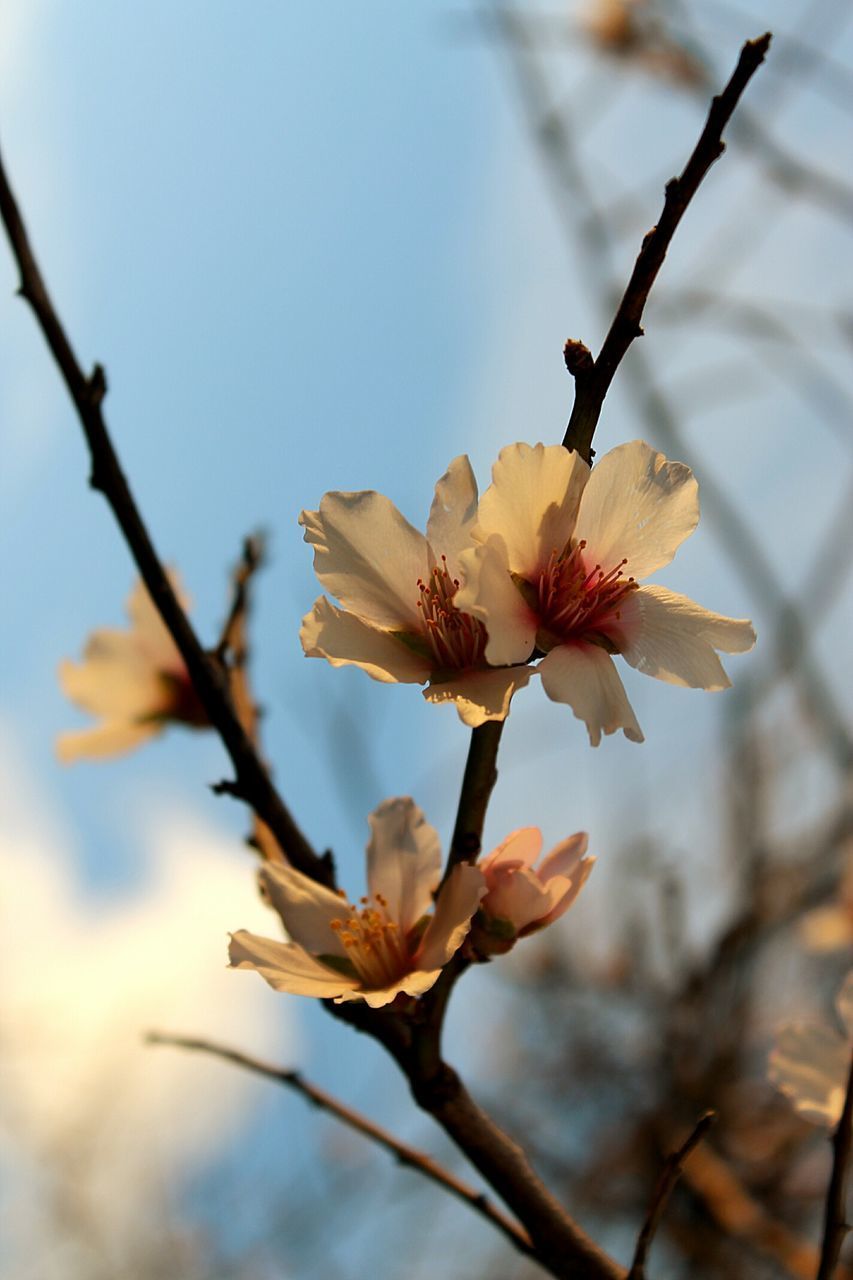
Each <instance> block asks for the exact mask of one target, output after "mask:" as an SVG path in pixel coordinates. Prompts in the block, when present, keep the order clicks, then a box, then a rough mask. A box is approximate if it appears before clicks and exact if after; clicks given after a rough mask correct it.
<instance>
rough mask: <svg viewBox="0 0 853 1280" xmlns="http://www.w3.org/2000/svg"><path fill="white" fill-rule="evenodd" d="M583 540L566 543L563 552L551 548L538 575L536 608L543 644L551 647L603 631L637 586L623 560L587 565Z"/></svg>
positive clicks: (617, 615)
mask: <svg viewBox="0 0 853 1280" xmlns="http://www.w3.org/2000/svg"><path fill="white" fill-rule="evenodd" d="M585 550H586V541H585V540H583V539H582V540H581V541H580V542H577V543H574V544H572V543H570V544H569V545H568V546H567V547H566V549H565V550H564V551H563V552H557V551H552V552H551V554H550V556H549V557H548V563H547V565H546V567H545V569H544V570H543V572H542V574H541V575H540V578H539V582H538V585H537V586H536V587H535V588H534V590H535V592H536V601H535V603H536V608H537V611H538V613H539V617H540V619H541V627H540V635H541V634H542V633H544V636H543V639H544V645H541V644H540V648H541V647H547V648H553V647H554V644H559V643H561V642H565V641H567V640H577V639H580V638H581V637H583V636H588V635H589V634H590V633H593V632H597V633H600V634H605V633H606V629H607V624H608V622H613V621H618V620H619V617H620V611H619V610H620V605H621V604H622V603H623V601H624V600H625V598H626V597H627V596H629V595H630V594H631V593H632V592H633V591H636V589H637V583H636V582H635V581H634V579H633V578H626V577H625V575H624V572H623V571H624V568H625V565H626V564H627V563H628V561H627V560H620V562H619V564H617V565H616V566H615V567H614V568H612V569H610V570H609V571H607V572H605V570H604V569H603V568H602V567H601V565H600V564H596V565H594V566H593V567H592V568H591V569H590V568H589V567H588V564H587V563H586V561H585V559H584V554H583V553H584V551H585Z"/></svg>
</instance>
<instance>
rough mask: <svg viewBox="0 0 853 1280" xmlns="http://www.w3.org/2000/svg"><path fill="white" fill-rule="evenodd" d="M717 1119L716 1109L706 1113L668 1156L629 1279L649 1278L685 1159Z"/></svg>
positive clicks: (643, 1279) (642, 1231)
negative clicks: (652, 1251)
mask: <svg viewBox="0 0 853 1280" xmlns="http://www.w3.org/2000/svg"><path fill="white" fill-rule="evenodd" d="M715 1119H716V1116H715V1113H714V1112H713V1111H706V1112H705V1114H704V1115H703V1116H701V1117H700V1118H699V1120H697V1122H696V1124H695V1125H694V1127H693V1130H692V1132H691V1133H690V1134H689V1136H688V1137H687V1139H686V1140H685V1141H684V1142H683V1143H682V1144H681V1146H680V1147H679V1148H678V1150H677V1151H674V1152H673V1153H672V1155H670V1156H668V1157H667V1159H666V1162H665V1164H664V1166H663V1169H662V1170H661V1175H660V1178H659V1179H658V1184H657V1186H656V1187H655V1192H654V1195H653V1196H652V1202H651V1205H650V1206H649V1211H648V1213H647V1214H646V1219H645V1222H644V1223H643V1226H642V1230H641V1231H640V1234H639V1237H638V1239H637V1247H636V1249H635V1250H634V1260H633V1262H632V1263H631V1270H630V1271H629V1272H628V1280H646V1259H647V1257H648V1253H649V1249H650V1248H651V1243H652V1240H653V1239H654V1237H655V1232H656V1231H657V1229H658V1224H659V1222H660V1220H661V1218H662V1217H663V1212H664V1209H665V1208H666V1206H667V1204H668V1202H669V1197H670V1196H671V1195H672V1193H673V1191H674V1190H675V1184H676V1183H677V1182H678V1179H679V1178H680V1177H681V1171H682V1169H683V1168H684V1162H685V1161H686V1159H687V1157H688V1156H689V1155H690V1153H691V1151H693V1149H694V1147H697V1146H698V1145H699V1143H700V1142H701V1141H702V1139H703V1138H704V1136H705V1134H706V1133H707V1132H708V1130H709V1129H710V1127H711V1125H712V1124H713V1123H714V1120H715Z"/></svg>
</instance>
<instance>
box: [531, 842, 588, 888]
mask: <svg viewBox="0 0 853 1280" xmlns="http://www.w3.org/2000/svg"><path fill="white" fill-rule="evenodd" d="M588 848H589V836H588V835H587V833H586V832H585V831H577V832H576V833H575V834H574V835H573V836H569V837H568V838H567V839H565V840H561V841H560V843H559V844H555V845H554V848H553V849H552V850H551V851H550V853H548V854H547V856H546V857H545V858H543V860H542V865H541V866H540V867H539V868H538V872H539V875H540V876H541V877H542V879H543V880H547V879H548V877H549V876H571V875H573V874H574V872H575V869H576V868H577V866H578V863H579V862H580V860H581V858H582V857H583V855H584V854H585V853H586V851H587V849H588Z"/></svg>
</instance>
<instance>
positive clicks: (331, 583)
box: [299, 490, 430, 632]
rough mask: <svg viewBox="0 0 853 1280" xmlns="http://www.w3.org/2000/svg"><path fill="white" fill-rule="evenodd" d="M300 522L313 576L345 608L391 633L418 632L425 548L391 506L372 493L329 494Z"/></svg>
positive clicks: (426, 570) (420, 536)
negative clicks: (311, 549)
mask: <svg viewBox="0 0 853 1280" xmlns="http://www.w3.org/2000/svg"><path fill="white" fill-rule="evenodd" d="M299 522H300V524H302V525H304V527H305V541H306V542H308V543H310V544H311V545H312V546H313V547H314V572H315V573H316V574H317V577H318V578H319V579H320V581H321V583H322V584H323V586H324V587H325V588H326V590H327V591H329V592H330V593H331V594H332V595H333V596H337V598H338V600H340V602H341V604H342V605H343V606H344V608H345V609H351V610H352V612H353V613H357V614H359V615H360V616H361V617H363V618H364V619H365V620H366V621H367V622H372V623H374V624H375V625H376V626H378V627H385V628H386V629H387V630H389V631H396V630H407V631H412V632H417V631H419V630H420V629H421V626H422V624H421V621H420V616H419V611H418V608H417V604H418V600H419V598H420V596H419V591H418V579H424V580H425V579H426V578H427V576H428V574H429V568H430V566H429V549H428V547H427V541H426V538H424V536H423V534H421V533H418V531H417V529H414V528H413V527H412V525H410V524H409V522H408V520H405V519H404V518H403V516H401V515H400V512H399V511H398V510H397V508H396V507H395V506H394V504H393V502H391V501H390V500H389V499H388V498H386V497H384V496H383V495H382V494H381V493H374V492H373V491H372V490H366V491H364V492H361V493H327V494H326V495H325V496H324V497H323V499H322V501H321V503H320V510H319V511H303V512H302V514H301V516H300V517H299Z"/></svg>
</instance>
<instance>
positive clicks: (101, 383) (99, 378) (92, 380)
mask: <svg viewBox="0 0 853 1280" xmlns="http://www.w3.org/2000/svg"><path fill="white" fill-rule="evenodd" d="M88 390H89V399H90V400H91V402H92V404H93V405H99V404H101V402H102V401H103V399H104V396H105V395H106V394H107V373H106V370H105V369H104V366H103V365H102V364H96V365H95V367H94V369H93V370H92V372H91V374H90V375H89V383H88Z"/></svg>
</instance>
